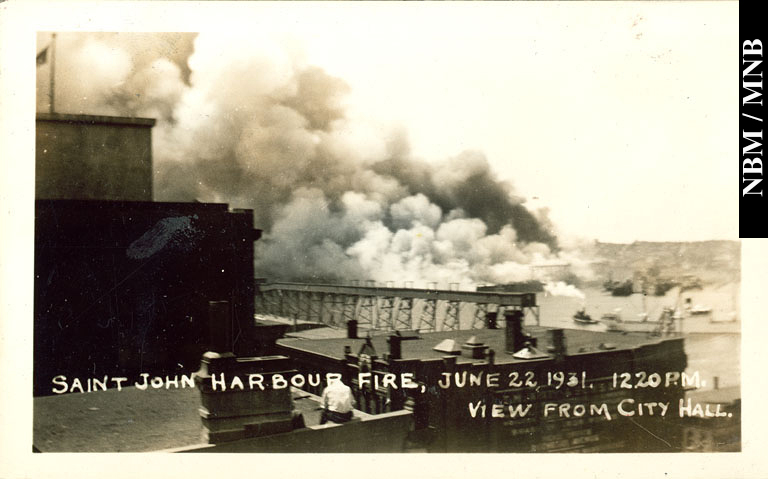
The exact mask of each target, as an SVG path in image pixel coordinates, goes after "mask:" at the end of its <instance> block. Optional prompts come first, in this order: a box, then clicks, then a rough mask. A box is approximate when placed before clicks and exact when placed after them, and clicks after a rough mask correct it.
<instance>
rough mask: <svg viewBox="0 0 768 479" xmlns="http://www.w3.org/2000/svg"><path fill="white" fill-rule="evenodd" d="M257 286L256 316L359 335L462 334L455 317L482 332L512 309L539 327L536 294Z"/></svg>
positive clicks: (351, 287) (279, 285)
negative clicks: (492, 316)
mask: <svg viewBox="0 0 768 479" xmlns="http://www.w3.org/2000/svg"><path fill="white" fill-rule="evenodd" d="M257 286H258V287H257V295H256V311H257V312H259V313H263V314H271V315H275V316H282V317H284V318H288V319H294V320H304V321H309V322H318V323H322V324H327V325H328V326H333V327H344V326H345V325H346V323H347V321H349V320H356V321H357V322H358V327H360V328H363V329H373V330H389V331H394V330H412V329H416V330H419V331H450V330H457V329H462V328H461V327H460V326H461V324H460V318H459V315H460V312H461V311H465V313H464V314H465V315H467V314H470V312H471V315H472V320H471V325H469V327H471V328H472V329H481V328H484V327H486V317H487V313H489V312H496V313H498V319H499V321H500V320H501V319H502V318H503V311H504V310H510V309H512V310H520V311H523V314H524V318H525V319H526V321H535V323H536V324H537V325H538V324H540V322H539V320H540V318H539V306H538V305H537V304H536V294H535V293H501V292H483V291H458V290H444V289H436V288H434V289H432V288H428V289H419V288H409V287H403V288H399V287H394V286H391V285H390V284H388V285H387V286H378V285H375V284H366V285H363V286H361V285H337V284H308V283H287V282H275V283H262V284H259V285H257ZM417 303H418V306H417ZM438 312H440V314H438ZM416 313H418V314H416ZM467 323H468V321H465V324H467Z"/></svg>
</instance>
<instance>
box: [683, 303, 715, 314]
mask: <svg viewBox="0 0 768 479" xmlns="http://www.w3.org/2000/svg"><path fill="white" fill-rule="evenodd" d="M688 312H689V313H691V315H699V314H709V313H711V312H712V308H710V307H709V306H702V305H701V304H697V305H696V306H694V307H692V308H691V309H689V310H688Z"/></svg>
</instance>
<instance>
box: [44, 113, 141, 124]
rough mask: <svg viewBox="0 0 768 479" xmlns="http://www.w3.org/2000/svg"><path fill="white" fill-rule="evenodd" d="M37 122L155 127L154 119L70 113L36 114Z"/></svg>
mask: <svg viewBox="0 0 768 479" xmlns="http://www.w3.org/2000/svg"><path fill="white" fill-rule="evenodd" d="M37 120H38V121H60V122H66V123H87V124H90V125H94V124H102V125H130V126H147V127H152V126H155V119H154V118H140V117H129V116H104V115H74V114H70V113H38V114H37Z"/></svg>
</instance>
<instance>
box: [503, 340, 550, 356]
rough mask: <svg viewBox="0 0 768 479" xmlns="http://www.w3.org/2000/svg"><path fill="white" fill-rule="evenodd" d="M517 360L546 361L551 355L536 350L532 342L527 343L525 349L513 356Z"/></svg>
mask: <svg viewBox="0 0 768 479" xmlns="http://www.w3.org/2000/svg"><path fill="white" fill-rule="evenodd" d="M512 357H513V358H515V359H544V358H548V357H549V355H547V354H545V353H543V352H541V351H539V350H538V349H536V348H535V347H534V346H533V345H532V344H531V343H530V342H526V343H525V347H524V348H523V349H521V350H520V351H518V352H516V353H515V354H513V355H512Z"/></svg>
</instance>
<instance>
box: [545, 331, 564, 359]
mask: <svg viewBox="0 0 768 479" xmlns="http://www.w3.org/2000/svg"><path fill="white" fill-rule="evenodd" d="M549 333H550V334H551V341H552V346H550V347H549V352H551V353H553V354H554V355H555V359H562V358H563V357H564V356H565V354H566V353H567V352H568V350H567V347H566V345H565V331H563V330H562V329H551V330H550V331H549Z"/></svg>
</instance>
